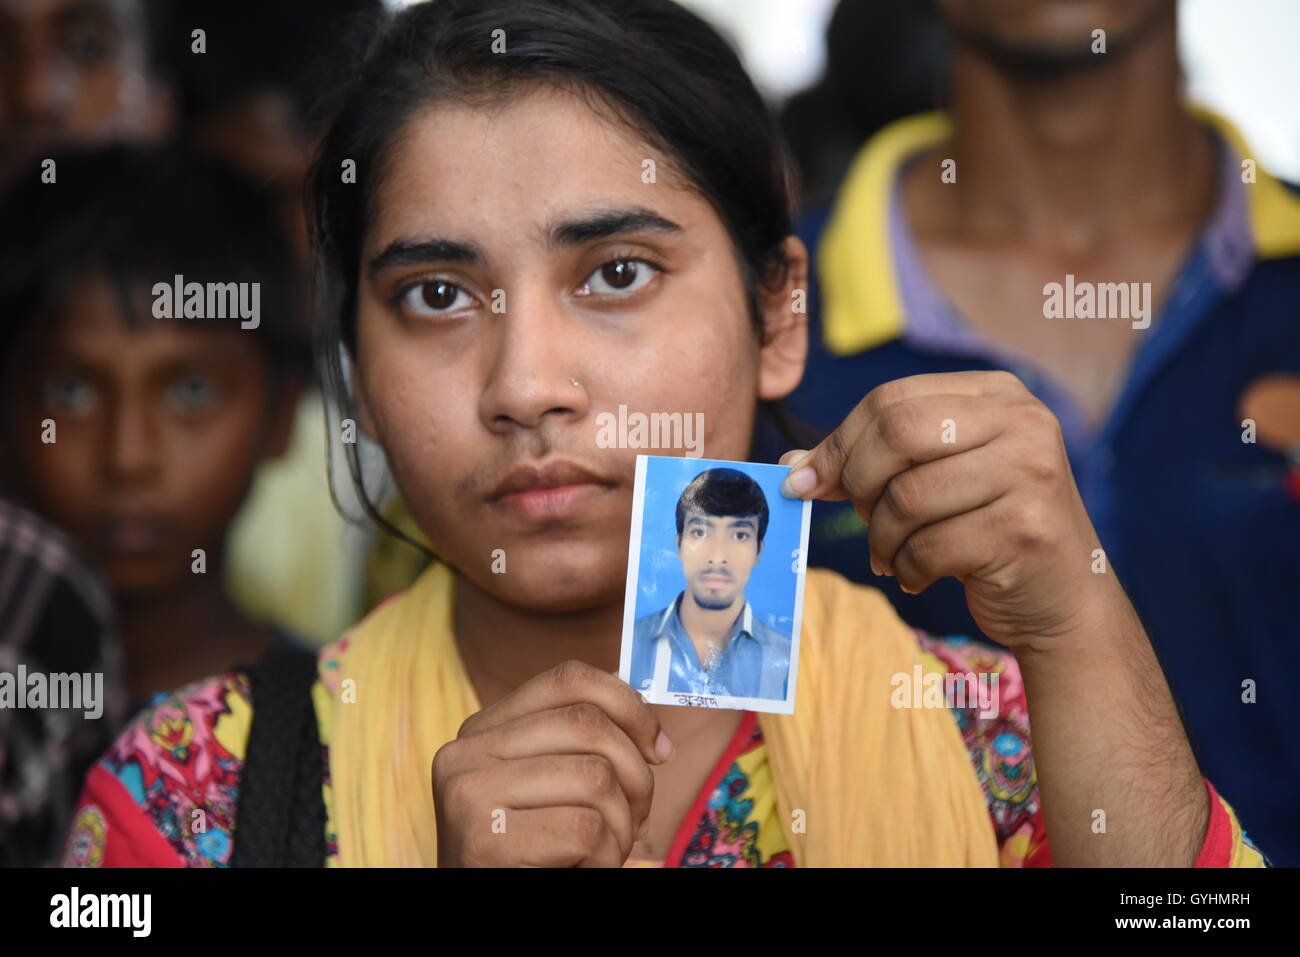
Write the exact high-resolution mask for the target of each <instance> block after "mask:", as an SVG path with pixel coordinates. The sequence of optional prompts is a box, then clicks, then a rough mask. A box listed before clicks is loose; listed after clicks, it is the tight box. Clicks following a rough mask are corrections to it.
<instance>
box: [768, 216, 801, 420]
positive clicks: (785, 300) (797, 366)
mask: <svg viewBox="0 0 1300 957" xmlns="http://www.w3.org/2000/svg"><path fill="white" fill-rule="evenodd" d="M783 245H784V249H785V256H786V261H787V262H788V263H789V268H788V270H787V272H786V277H785V282H783V283H782V284H781V285H780V286H779V287H772V288H764V289H763V292H762V295H763V345H762V348H761V350H760V352H759V372H758V397H759V398H760V399H764V400H769V401H771V400H776V399H784V398H785V397H786V396H787V395H789V394H790V393H791V392H793V391H794V389H795V386H797V385H798V384H799V380H800V379H802V378H803V370H804V364H805V363H806V362H807V361H808V249H807V247H806V246H804V244H803V241H802V240H801V239H799V237H798V236H787V237H786V239H785V243H784V244H783Z"/></svg>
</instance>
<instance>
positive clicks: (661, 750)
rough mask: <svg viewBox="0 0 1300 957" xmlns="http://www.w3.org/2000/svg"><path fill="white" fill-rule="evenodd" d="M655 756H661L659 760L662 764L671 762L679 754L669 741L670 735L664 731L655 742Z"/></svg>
mask: <svg viewBox="0 0 1300 957" xmlns="http://www.w3.org/2000/svg"><path fill="white" fill-rule="evenodd" d="M655 754H657V755H659V760H660V761H661V762H666V761H671V760H672V759H673V757H674V755H676V754H677V749H676V748H674V747H673V743H672V742H671V741H669V740H668V735H666V734H665V733H664V732H662V731H660V732H659V737H658V739H657V740H656V741H655Z"/></svg>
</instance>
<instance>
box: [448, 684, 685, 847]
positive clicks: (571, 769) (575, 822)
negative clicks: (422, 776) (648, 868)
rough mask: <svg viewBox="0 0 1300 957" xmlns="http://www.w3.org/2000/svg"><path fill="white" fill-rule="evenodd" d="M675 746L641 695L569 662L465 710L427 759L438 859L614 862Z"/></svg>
mask: <svg viewBox="0 0 1300 957" xmlns="http://www.w3.org/2000/svg"><path fill="white" fill-rule="evenodd" d="M672 754H673V749H672V744H671V743H670V742H669V741H668V736H667V735H665V734H664V733H663V730H662V728H661V727H660V726H659V719H658V718H657V717H656V716H655V713H654V712H653V711H652V710H651V708H650V706H649V705H648V704H646V703H645V701H644V700H643V699H642V698H641V695H640V694H638V693H637V692H636V691H634V690H633V689H632V688H630V687H629V686H628V685H627V684H625V683H624V682H622V681H620V680H619V679H618V678H616V677H614V676H612V675H610V674H607V673H605V672H603V671H600V670H599V669H596V668H593V667H591V666H590V665H586V664H583V663H582V662H580V661H566V662H564V663H563V664H561V665H559V666H557V667H555V668H553V669H551V670H550V671H548V672H546V673H544V674H541V675H538V676H537V677H536V678H533V679H532V680H531V681H528V682H526V683H524V684H522V685H520V686H519V687H518V688H516V689H515V690H514V691H513V692H511V693H510V694H509V695H507V696H506V697H504V698H502V699H501V700H500V701H498V702H496V703H495V704H493V705H492V706H491V707H488V708H484V709H483V710H482V711H480V712H479V713H478V714H476V715H473V716H472V717H470V718H469V719H468V720H467V721H466V722H465V723H464V724H463V725H462V726H461V729H460V732H459V734H458V735H457V736H456V740H455V741H451V742H449V743H448V744H446V745H444V746H443V747H442V748H440V749H439V750H438V753H437V755H436V756H435V757H434V759H433V800H434V807H435V808H436V809H437V818H438V866H439V867H506V866H516V865H522V866H536V867H574V866H580V867H602V866H604V867H620V866H622V864H623V863H624V862H625V861H626V860H627V858H628V855H629V854H630V853H631V850H632V844H633V842H634V841H635V840H636V839H638V838H639V837H640V836H642V834H643V831H644V828H645V826H646V821H647V818H648V815H649V813H650V801H651V798H652V797H653V795H654V775H653V774H652V773H651V771H650V765H651V764H661V763H663V762H664V761H665V760H668V759H669V758H671V757H672Z"/></svg>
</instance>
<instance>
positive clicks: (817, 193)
mask: <svg viewBox="0 0 1300 957" xmlns="http://www.w3.org/2000/svg"><path fill="white" fill-rule="evenodd" d="M864 37H868V38H871V41H870V42H871V55H870V56H863V55H862V53H863V42H864V40H863V38H864ZM947 86H948V31H947V29H946V28H945V26H944V23H943V19H942V18H941V17H940V16H939V12H938V11H937V10H936V9H935V8H934V6H933V5H931V4H930V3H928V2H924V0H921V2H918V0H840V2H839V3H838V4H837V5H836V7H835V12H834V13H833V14H832V16H831V20H830V23H829V24H828V25H827V27H826V72H825V75H824V76H823V77H822V79H821V80H819V81H818V82H817V83H816V84H814V85H813V86H812V87H811V88H809V89H807V90H804V91H803V92H801V93H797V94H795V95H794V96H792V97H790V99H789V100H787V101H786V102H785V104H784V105H783V106H782V108H781V112H780V118H781V128H782V130H783V131H784V133H785V138H786V140H788V141H789V143H790V150H791V153H792V154H793V155H794V159H795V162H796V164H797V165H798V167H799V184H800V203H801V206H802V208H804V209H817V208H820V207H822V206H825V205H826V204H827V203H829V202H830V201H831V199H832V198H833V197H834V195H835V190H836V189H837V188H838V187H839V185H840V181H841V180H842V179H843V178H844V172H845V171H846V170H847V169H848V166H849V163H851V162H852V161H853V157H854V156H856V155H857V152H858V149H859V148H860V147H861V146H862V144H863V143H865V142H866V141H867V140H868V139H869V138H870V137H871V135H872V134H873V133H875V132H876V131H877V130H879V129H880V128H881V127H882V126H885V125H886V124H887V123H890V122H892V121H894V120H897V119H899V118H901V117H904V116H910V115H912V114H913V113H920V112H922V111H925V110H933V109H935V108H936V107H937V106H938V105H939V102H940V98H941V97H942V96H943V94H944V92H945V91H946V89H947Z"/></svg>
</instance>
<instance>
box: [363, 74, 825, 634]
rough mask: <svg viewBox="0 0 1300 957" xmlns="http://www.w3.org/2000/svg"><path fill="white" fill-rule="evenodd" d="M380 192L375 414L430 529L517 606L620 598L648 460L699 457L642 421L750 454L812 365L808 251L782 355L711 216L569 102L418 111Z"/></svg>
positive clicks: (554, 95)
mask: <svg viewBox="0 0 1300 957" xmlns="http://www.w3.org/2000/svg"><path fill="white" fill-rule="evenodd" d="M647 161H653V165H652V164H651V163H648V162H647ZM652 173H653V175H651V174H652ZM373 200H374V203H373V209H374V216H373V219H372V222H371V224H370V227H369V229H368V231H367V234H366V237H365V241H364V244H363V248H362V253H361V262H360V280H359V289H358V307H357V308H358V315H357V323H358V325H357V347H358V348H357V352H358V366H359V373H360V382H359V385H360V390H359V395H358V403H359V415H360V418H361V425H362V427H363V428H364V429H365V430H366V431H367V432H368V433H369V434H371V435H372V436H373V437H374V438H376V439H377V440H378V441H379V442H380V443H381V444H382V445H383V446H384V448H385V450H386V451H387V454H388V459H389V463H390V465H391V467H392V470H393V473H394V477H395V479H396V481H397V484H398V487H399V488H400V490H401V492H402V494H403V496H404V498H405V500H406V502H407V504H408V506H409V508H410V509H411V512H412V515H413V516H414V518H415V519H416V521H417V522H418V523H419V525H420V527H421V528H422V529H423V530H424V532H425V534H426V535H427V536H428V538H429V540H430V542H431V543H432V545H433V546H434V548H435V550H436V551H437V552H438V553H439V554H440V555H441V556H443V557H444V558H446V559H447V560H448V561H449V562H451V564H453V565H454V566H456V567H457V568H458V569H459V570H460V571H461V572H462V573H463V574H464V575H466V576H467V577H468V578H470V579H471V580H472V581H474V582H475V583H476V584H478V585H479V586H480V587H481V588H483V589H484V590H486V591H488V592H490V593H492V594H494V595H495V596H497V597H498V598H500V599H501V600H503V601H506V602H508V603H510V604H512V605H515V606H518V607H522V608H527V609H531V610H537V611H565V610H575V609H582V608H589V607H594V606H596V605H599V604H602V603H608V602H616V601H619V600H621V596H622V593H623V585H624V574H625V569H626V562H627V549H628V530H629V522H630V516H631V507H632V480H633V471H634V465H635V460H636V456H637V454H638V452H643V453H645V452H648V453H649V454H659V455H682V454H683V453H684V451H685V450H684V449H683V448H676V449H674V448H652V449H646V448H644V447H642V448H637V447H636V442H637V440H638V435H637V434H634V433H633V431H632V427H631V426H633V425H635V423H636V419H635V416H636V415H637V414H640V415H644V416H646V417H647V418H648V417H649V416H650V415H652V414H654V413H659V414H661V415H662V414H664V413H669V414H671V413H680V414H681V416H682V419H683V420H686V419H687V418H688V417H689V418H690V419H691V421H692V422H694V421H698V419H697V418H696V417H695V414H696V413H701V414H702V415H703V446H702V454H703V456H704V457H707V458H714V459H742V458H744V457H745V455H746V453H747V451H748V447H749V442H750V434H751V429H752V426H753V417H754V409H755V402H756V400H757V399H759V398H779V397H781V396H783V395H785V394H787V393H788V392H789V391H790V390H791V389H793V388H794V386H795V385H796V384H797V382H798V379H799V376H800V374H801V373H802V368H803V361H804V354H805V348H806V341H805V336H806V327H805V325H804V323H803V322H802V319H803V316H802V315H796V314H794V313H793V312H792V310H791V300H792V290H793V289H796V288H802V287H803V285H804V281H805V275H806V265H805V264H806V256H805V253H804V251H803V247H802V245H801V244H799V242H798V240H793V239H792V240H789V241H787V249H788V251H789V252H790V253H791V254H792V255H793V258H794V268H793V269H792V271H791V275H790V278H789V280H788V281H787V283H786V285H785V287H783V288H781V289H777V290H773V291H772V292H770V293H768V294H767V300H766V309H767V321H768V327H769V330H770V334H769V336H768V338H767V340H766V341H767V344H766V345H764V344H763V343H762V342H761V341H760V337H759V336H758V335H757V333H756V331H755V329H754V327H753V324H752V322H751V319H750V316H749V313H748V309H747V306H746V297H745V293H744V289H743V286H742V282H741V277H740V271H739V267H738V264H737V261H736V257H735V253H734V252H733V247H732V244H731V241H730V239H729V237H728V235H727V232H726V229H725V227H724V226H723V223H722V221H721V220H720V219H719V217H718V215H717V213H715V212H714V210H713V208H712V206H711V205H710V204H709V203H708V201H707V200H705V199H704V198H702V197H701V196H700V195H699V194H697V193H694V192H691V191H689V190H688V189H686V188H684V187H683V185H682V183H681V182H680V181H679V180H677V179H676V178H675V177H674V176H673V175H672V174H671V173H670V172H669V162H668V160H667V158H666V157H665V156H663V155H662V154H661V153H659V152H658V151H655V150H652V149H651V148H649V147H648V146H646V145H644V144H642V143H640V142H638V140H637V138H636V137H635V136H633V135H632V134H630V133H629V132H627V131H625V130H623V129H622V128H621V127H619V126H616V125H612V124H610V123H609V122H608V121H606V120H604V119H602V118H600V117H599V116H597V114H596V113H594V112H593V111H592V110H591V109H589V108H588V107H587V106H586V105H585V104H584V103H583V102H582V101H581V100H580V99H578V98H576V97H574V96H571V95H568V94H565V93H561V92H556V91H544V92H534V93H529V94H527V95H524V96H522V97H520V98H519V99H517V100H515V101H514V102H513V103H511V104H509V105H507V106H505V107H500V106H498V107H495V108H474V107H468V106H453V105H439V106H436V107H431V108H429V109H427V110H426V111H424V112H422V113H420V114H417V116H416V117H415V118H414V119H413V120H412V121H411V122H410V123H409V124H408V125H407V127H406V128H405V130H404V131H403V135H402V137H401V138H400V141H399V142H398V143H397V144H396V145H395V147H394V149H393V151H392V152H391V154H390V156H389V158H388V162H387V167H386V175H385V176H384V177H383V180H382V185H380V186H379V188H378V189H377V192H376V194H375V196H374V197H373ZM620 406H622V407H624V415H623V417H622V418H620V416H619V411H620ZM602 413H609V414H611V415H612V416H613V420H612V421H613V427H611V425H610V422H611V420H610V418H609V416H607V415H602ZM620 421H628V422H630V423H631V425H630V426H629V428H628V430H627V431H628V435H627V436H620V433H619V430H618V428H617V424H618V423H619V422H620ZM656 421H659V420H656ZM602 425H603V426H604V428H603V429H602ZM643 434H644V433H643ZM611 437H612V438H613V442H611V441H610V439H611ZM620 440H622V441H620ZM680 444H682V445H685V444H686V442H681V443H680ZM620 445H621V446H624V447H619V446H620ZM627 445H632V446H633V447H626V446H627ZM693 448H698V446H693ZM498 550H499V551H498Z"/></svg>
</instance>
